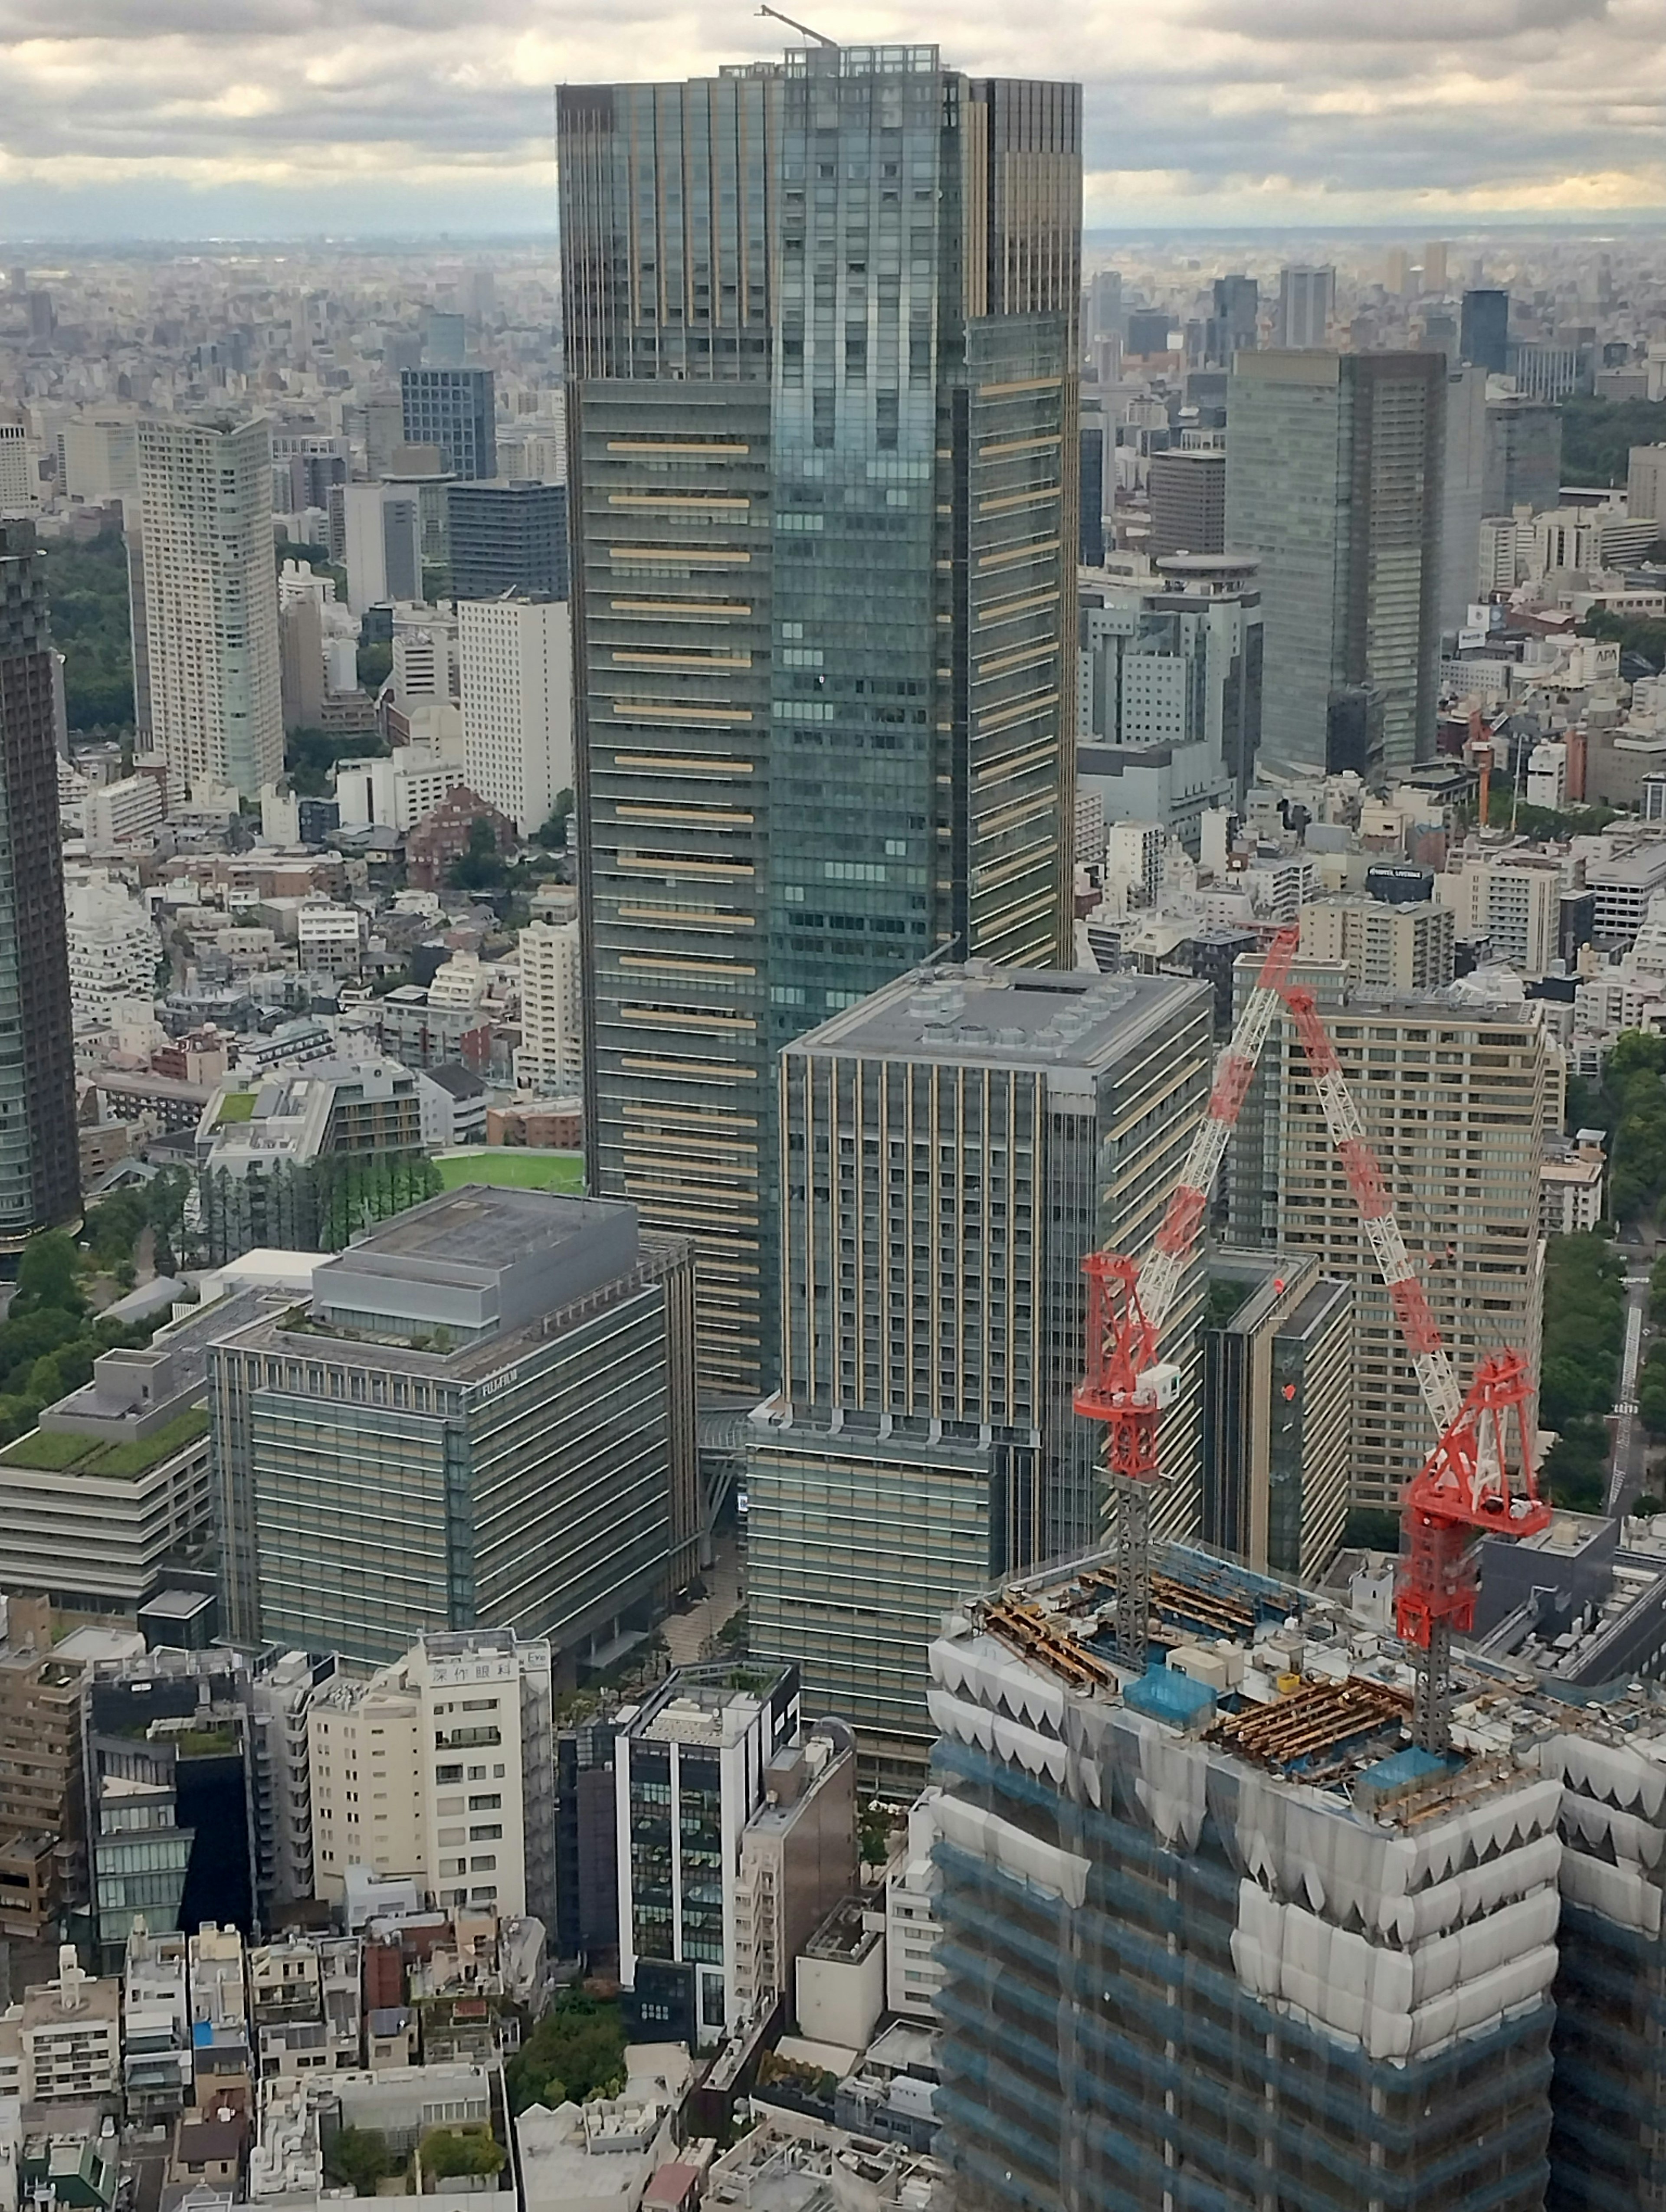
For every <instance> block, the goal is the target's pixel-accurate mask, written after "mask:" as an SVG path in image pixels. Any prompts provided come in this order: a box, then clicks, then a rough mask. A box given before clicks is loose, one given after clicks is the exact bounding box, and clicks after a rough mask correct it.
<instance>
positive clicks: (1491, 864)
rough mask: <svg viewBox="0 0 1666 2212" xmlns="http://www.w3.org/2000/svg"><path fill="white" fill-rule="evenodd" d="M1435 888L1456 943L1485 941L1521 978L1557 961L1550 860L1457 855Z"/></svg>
mask: <svg viewBox="0 0 1666 2212" xmlns="http://www.w3.org/2000/svg"><path fill="white" fill-rule="evenodd" d="M1434 893H1435V896H1436V898H1437V899H1438V900H1439V901H1440V902H1441V903H1442V905H1444V906H1448V907H1450V908H1451V909H1452V913H1453V915H1454V917H1455V923H1456V933H1457V938H1458V941H1459V942H1460V943H1461V944H1464V945H1491V946H1492V948H1493V957H1494V958H1495V959H1498V960H1502V961H1505V963H1507V964H1508V965H1509V966H1510V967H1511V968H1513V969H1515V971H1516V973H1517V975H1519V976H1521V978H1522V979H1523V981H1524V982H1529V983H1536V982H1537V981H1539V980H1540V979H1541V976H1543V975H1547V974H1548V972H1549V971H1550V969H1553V968H1554V967H1556V966H1557V965H1558V964H1559V963H1560V957H1561V955H1560V948H1559V944H1558V937H1559V931H1560V921H1561V876H1560V870H1559V869H1558V868H1557V867H1556V866H1555V865H1554V862H1552V863H1549V864H1546V863H1543V862H1541V863H1539V864H1538V865H1536V866H1535V864H1534V863H1533V862H1532V861H1531V860H1518V861H1514V862H1512V861H1511V860H1483V859H1478V858H1472V857H1468V856H1461V857H1459V858H1456V859H1455V860H1451V861H1449V863H1448V864H1447V866H1445V867H1444V868H1443V869H1442V870H1441V871H1440V872H1439V874H1438V875H1437V876H1436V878H1435V880H1434ZM1304 949H1305V948H1304Z"/></svg>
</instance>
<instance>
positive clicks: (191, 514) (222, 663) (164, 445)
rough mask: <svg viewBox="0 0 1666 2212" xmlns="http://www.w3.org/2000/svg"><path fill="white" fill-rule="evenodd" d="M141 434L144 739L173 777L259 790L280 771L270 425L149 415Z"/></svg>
mask: <svg viewBox="0 0 1666 2212" xmlns="http://www.w3.org/2000/svg"><path fill="white" fill-rule="evenodd" d="M138 447H139V496H140V507H141V513H142V524H141V529H142V537H143V543H142V562H141V565H142V567H143V632H144V650H143V661H144V666H145V670H146V688H147V696H148V704H149V724H148V727H149V733H150V737H151V740H152V743H153V744H154V746H155V750H158V751H159V752H161V753H162V754H163V755H165V757H166V758H167V768H168V775H169V777H170V779H171V780H173V781H175V782H177V783H178V784H179V785H180V786H182V787H188V788H190V789H191V790H192V791H193V792H194V793H199V794H200V793H204V792H207V791H222V790H229V791H235V792H237V793H240V794H241V796H242V797H244V798H245V799H257V798H258V796H259V794H260V789H261V787H262V785H263V784H268V783H275V782H276V781H277V779H278V777H279V776H280V775H283V690H282V680H281V671H280V668H279V656H278V633H277V571H276V569H275V568H274V566H273V560H272V532H271V430H270V426H269V425H268V423H267V422H266V419H265V417H264V416H255V417H254V419H253V420H252V421H250V422H240V421H238V420H237V419H235V418H234V416H228V415H215V416H203V417H201V418H195V417H192V416H156V417H154V418H146V419H143V420H142V421H141V422H140V423H139V428H138ZM136 659H137V647H136Z"/></svg>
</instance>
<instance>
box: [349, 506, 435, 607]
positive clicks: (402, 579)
mask: <svg viewBox="0 0 1666 2212" xmlns="http://www.w3.org/2000/svg"><path fill="white" fill-rule="evenodd" d="M342 516H343V525H344V531H345V545H344V559H345V562H346V568H347V604H348V605H349V607H350V609H351V610H352V611H353V612H354V613H355V614H356V615H362V614H363V612H364V611H365V610H366V608H367V607H374V606H378V605H381V604H382V603H383V602H384V601H386V600H389V599H392V600H395V601H401V600H417V601H420V600H421V599H422V597H423V516H422V505H421V501H420V498H419V496H418V494H417V489H416V488H415V487H414V486H413V485H410V484H409V483H367V484H346V485H344V487H343V490H342Z"/></svg>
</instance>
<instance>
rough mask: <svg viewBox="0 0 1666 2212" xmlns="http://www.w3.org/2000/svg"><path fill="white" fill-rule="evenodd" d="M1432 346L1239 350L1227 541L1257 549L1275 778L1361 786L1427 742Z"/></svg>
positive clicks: (1435, 452)
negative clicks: (1352, 780)
mask: <svg viewBox="0 0 1666 2212" xmlns="http://www.w3.org/2000/svg"><path fill="white" fill-rule="evenodd" d="M1445 391H1446V363H1445V361H1444V357H1443V356H1441V355H1439V354H1416V353H1378V354H1334V353H1322V352H1307V353H1292V352H1277V353H1251V354H1241V355H1240V356H1238V359H1237V362H1236V363H1235V364H1234V367H1233V372H1232V380H1231V394H1230V398H1229V399H1228V403H1227V405H1228V418H1229V422H1230V424H1231V429H1230V432H1229V435H1228V439H1227V448H1226V542H1227V544H1229V545H1231V546H1233V547H1236V548H1238V549H1240V550H1243V551H1246V552H1247V551H1252V550H1253V551H1255V552H1256V553H1258V555H1259V556H1260V562H1261V592H1262V614H1263V620H1264V628H1265V634H1266V640H1267V665H1266V684H1267V696H1268V700H1269V702H1275V705H1276V712H1275V713H1271V714H1269V715H1268V721H1267V726H1266V730H1265V732H1264V735H1263V738H1262V759H1263V764H1264V766H1265V767H1266V768H1267V769H1269V770H1270V771H1271V772H1272V773H1273V774H1274V775H1296V776H1311V775H1325V774H1327V773H1335V772H1336V771H1337V770H1340V769H1355V770H1357V771H1358V772H1359V774H1361V775H1364V776H1365V778H1366V779H1367V781H1370V782H1371V783H1372V784H1380V783H1382V782H1383V781H1391V780H1393V779H1395V778H1398V777H1401V776H1403V775H1407V774H1408V772H1409V771H1410V769H1412V768H1413V767H1414V765H1415V764H1416V763H1418V762H1419V761H1420V760H1426V759H1427V758H1428V757H1429V756H1430V755H1431V753H1432V751H1433V749H1434V720H1435V704H1436V681H1437V677H1438V669H1439V653H1440V625H1439V622H1438V605H1439V602H1438V589H1439V575H1440V506H1441V502H1440V462H1441V444H1442V439H1443V435H1444V422H1443V402H1444V398H1445Z"/></svg>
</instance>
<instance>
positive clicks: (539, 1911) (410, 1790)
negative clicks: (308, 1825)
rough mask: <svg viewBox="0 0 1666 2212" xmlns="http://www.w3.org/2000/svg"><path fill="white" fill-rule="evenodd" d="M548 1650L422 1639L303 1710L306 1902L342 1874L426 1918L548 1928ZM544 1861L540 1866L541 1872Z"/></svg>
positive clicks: (490, 1633) (332, 1888)
mask: <svg viewBox="0 0 1666 2212" xmlns="http://www.w3.org/2000/svg"><path fill="white" fill-rule="evenodd" d="M550 1698H551V1690H550V1646H549V1644H547V1643H543V1642H532V1643H522V1642H520V1641H519V1640H518V1639H517V1638H515V1636H514V1633H513V1632H512V1631H510V1630H508V1629H470V1630H459V1631H458V1632H455V1633H447V1634H445V1635H439V1636H430V1637H429V1638H426V1639H425V1641H424V1642H423V1643H421V1644H417V1645H416V1646H415V1647H414V1648H413V1649H412V1650H410V1651H408V1652H407V1653H406V1654H405V1656H404V1658H403V1659H400V1660H397V1661H396V1662H394V1663H393V1664H392V1666H390V1667H384V1668H381V1670H380V1672H379V1673H378V1674H374V1675H373V1676H372V1678H371V1679H370V1680H369V1681H368V1682H350V1681H346V1680H339V1679H338V1680H335V1681H333V1682H331V1683H330V1684H329V1685H328V1686H326V1687H325V1688H323V1689H321V1690H319V1692H317V1694H316V1695H315V1696H314V1697H313V1699H312V1702H311V1705H310V1706H309V1708H308V1711H307V1745H308V1751H309V1754H310V1759H311V1766H312V1797H313V1881H314V1885H315V1893H316V1894H317V1895H318V1896H319V1897H320V1898H322V1899H325V1900H326V1901H327V1902H329V1903H331V1904H336V1903H338V1902H340V1901H341V1900H342V1899H343V1898H344V1895H345V1892H346V1882H347V1873H348V1869H349V1868H350V1867H363V1868H368V1869H369V1871H370V1873H371V1874H372V1875H374V1877H375V1878H376V1879H377V1880H379V1881H412V1882H414V1883H415V1884H416V1885H417V1890H418V1892H419V1893H420V1894H421V1896H422V1897H423V1901H424V1903H425V1904H426V1905H429V1906H432V1907H444V1908H447V1909H449V1908H452V1907H454V1906H458V1905H469V1906H486V1905H489V1906H490V1907H491V1908H492V1909H493V1910H494V1911H496V1912H498V1913H499V1914H500V1915H502V1916H504V1917H511V1918H514V1917H520V1916H522V1915H524V1914H526V1913H528V1912H531V1913H533V1914H535V1915H536V1916H537V1917H539V1918H540V1919H543V1920H544V1922H545V1923H546V1924H548V1923H549V1920H550V1914H551V1912H552V1910H553V1905H554V1897H553V1888H554V1868H553V1850H554V1809H553V1798H554V1765H553V1751H552V1745H551V1735H550ZM546 1862H547V1863H546Z"/></svg>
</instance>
